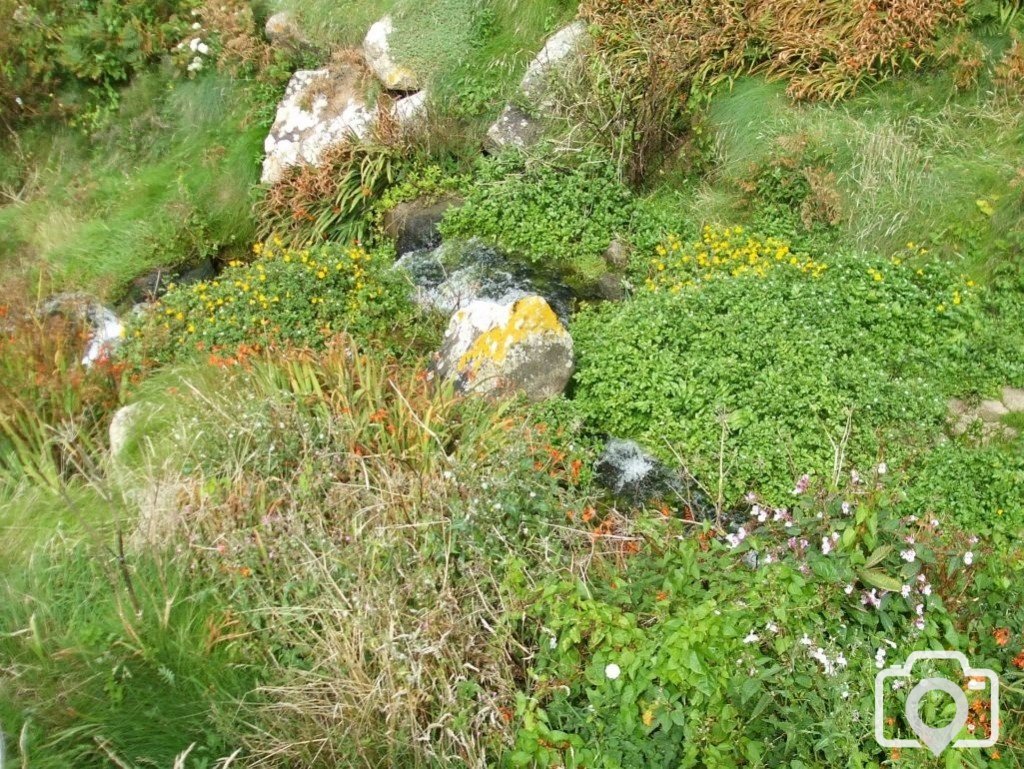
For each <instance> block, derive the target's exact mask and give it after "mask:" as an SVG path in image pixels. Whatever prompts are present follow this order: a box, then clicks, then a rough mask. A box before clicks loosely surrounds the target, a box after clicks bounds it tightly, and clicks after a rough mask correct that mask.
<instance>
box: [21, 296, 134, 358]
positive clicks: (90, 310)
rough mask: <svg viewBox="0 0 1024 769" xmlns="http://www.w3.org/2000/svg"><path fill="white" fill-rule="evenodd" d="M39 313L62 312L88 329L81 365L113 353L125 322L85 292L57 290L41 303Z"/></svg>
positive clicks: (122, 332)
mask: <svg viewBox="0 0 1024 769" xmlns="http://www.w3.org/2000/svg"><path fill="white" fill-rule="evenodd" d="M41 314H43V315H61V316H63V317H65V318H67V319H68V320H70V321H72V322H75V323H82V324H84V325H85V326H86V327H87V328H88V330H89V333H88V341H87V342H86V346H85V350H84V354H83V356H82V365H83V366H91V365H92V364H93V363H95V362H96V361H98V360H100V359H101V358H104V357H108V356H110V355H112V354H113V353H114V352H115V351H116V350H117V348H118V347H119V346H120V344H121V339H122V336H123V334H124V326H123V325H122V324H121V321H120V319H119V318H118V317H117V315H116V314H114V311H113V310H110V309H108V308H106V307H104V306H103V305H102V304H100V302H99V300H98V299H96V298H95V297H92V296H90V295H88V294H83V293H68V294H58V295H57V296H53V297H51V298H50V299H48V300H46V302H45V303H43V306H42V309H41Z"/></svg>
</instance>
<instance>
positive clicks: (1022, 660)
mask: <svg viewBox="0 0 1024 769" xmlns="http://www.w3.org/2000/svg"><path fill="white" fill-rule="evenodd" d="M1013 664H1014V665H1016V666H1017V667H1018V668H1020V669H1021V670H1024V652H1021V653H1020V654H1018V655H1017V656H1016V657H1014V658H1013Z"/></svg>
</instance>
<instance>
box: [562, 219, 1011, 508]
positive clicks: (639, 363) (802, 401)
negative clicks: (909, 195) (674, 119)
mask: <svg viewBox="0 0 1024 769" xmlns="http://www.w3.org/2000/svg"><path fill="white" fill-rule="evenodd" d="M725 232H726V233H728V232H730V231H728V230H726V231H725ZM720 237H721V235H719V234H715V232H714V231H710V230H708V231H705V239H704V240H702V241H701V242H699V243H697V244H695V245H693V246H690V247H687V248H685V249H683V248H682V247H680V250H679V251H672V244H671V243H670V244H669V247H667V248H662V249H661V250H662V251H664V252H665V253H666V256H661V254H660V253H659V255H658V256H657V257H656V258H655V259H654V260H653V262H652V266H651V268H650V270H651V272H650V277H649V281H650V287H649V288H648V289H647V290H645V291H642V292H640V293H639V294H638V295H637V296H636V297H635V298H634V299H633V300H631V301H629V302H626V303H623V304H606V305H602V306H598V307H593V308H589V309H587V310H586V311H584V312H583V313H581V314H580V316H579V317H578V319H577V321H576V324H575V327H574V330H573V337H574V339H575V341H576V350H577V355H578V370H577V374H576V378H575V383H576V386H575V399H576V401H577V404H578V406H579V407H580V410H581V411H582V412H583V413H584V414H585V415H586V416H587V417H588V418H589V419H590V420H591V426H592V427H593V428H595V429H597V430H599V431H603V432H607V433H611V434H614V435H619V436H623V437H634V438H638V439H641V440H643V441H645V442H646V443H647V444H649V445H650V446H651V448H652V449H653V450H656V451H660V452H662V453H663V454H665V455H666V456H668V457H672V456H673V454H674V453H675V452H678V453H679V455H680V456H681V457H682V459H683V460H684V461H685V462H687V463H689V464H690V465H691V469H692V470H694V471H695V472H696V473H697V476H698V477H699V478H702V479H703V480H704V481H705V482H711V481H713V479H717V477H718V474H719V460H720V457H719V456H718V453H719V447H720V445H722V433H723V430H726V431H727V432H728V435H727V436H726V438H725V441H724V456H723V457H721V459H722V462H723V463H724V467H725V468H726V469H727V470H728V473H727V475H728V483H727V489H728V492H729V495H730V496H731V497H733V498H735V497H736V496H738V495H739V494H741V493H742V492H744V491H746V490H747V489H748V488H761V489H765V490H770V491H771V492H773V493H775V494H776V495H778V494H784V493H785V492H786V491H787V490H788V488H787V486H788V479H789V478H790V477H791V476H792V475H793V474H794V473H803V472H813V473H817V474H826V475H830V474H831V473H832V468H833V463H834V461H835V459H836V455H837V453H839V454H840V455H842V454H845V456H846V458H847V460H849V461H853V462H855V463H857V462H859V463H865V462H870V461H871V460H873V459H875V458H876V457H878V456H879V455H886V456H888V457H889V459H890V461H896V462H898V461H902V460H903V459H905V458H906V457H907V456H908V455H909V454H910V453H911V448H910V446H909V445H908V443H907V441H908V439H909V438H910V437H911V436H913V438H914V439H915V440H916V441H923V442H928V441H931V440H933V439H934V438H935V437H937V436H938V435H939V433H940V432H941V429H942V425H943V421H944V417H945V408H946V399H947V398H948V397H950V396H954V395H965V394H970V393H989V392H993V391H994V390H996V389H997V388H998V387H999V386H1001V385H1006V384H1013V383H1015V382H1018V383H1019V382H1022V381H1024V358H1022V355H1021V349H1022V339H1021V329H1022V328H1024V325H1022V324H1021V323H1020V322H1019V320H1017V319H1020V318H1021V313H1022V312H1024V301H1022V296H1024V295H1022V294H1021V293H1019V292H1015V293H1011V292H1008V291H1007V290H1006V289H995V288H993V289H983V288H981V287H979V286H976V285H975V284H974V282H973V281H971V280H969V279H967V278H965V277H964V276H962V275H958V274H957V273H956V272H955V271H954V270H952V269H949V268H946V267H943V266H941V265H929V266H927V267H921V268H916V267H914V266H911V265H910V264H909V263H908V262H907V261H905V260H904V258H901V257H894V258H892V259H881V258H866V257H865V258H854V257H851V256H847V255H843V254H836V255H835V256H833V257H827V258H826V257H819V258H818V259H816V260H810V261H809V262H808V261H805V260H806V257H798V256H797V255H790V256H789V258H788V259H783V260H782V261H781V263H776V262H775V259H774V253H775V251H773V255H772V258H771V260H770V261H771V262H772V264H774V265H776V266H775V267H774V268H773V269H763V270H762V269H760V268H758V267H756V266H753V267H752V266H750V265H749V264H747V261H749V260H750V259H753V258H754V257H751V256H749V254H747V251H748V250H749V249H750V248H751V246H750V245H749V243H750V240H744V239H743V238H742V237H740V238H739V239H736V238H735V235H734V234H733V236H731V237H732V238H733V240H734V241H735V242H731V243H727V244H726V245H725V246H722V245H720V244H719V242H718V240H717V238H720ZM716 249H717V250H718V251H722V252H725V254H726V255H725V256H716V253H717V252H716ZM916 250H917V249H915V252H916ZM688 254H690V255H692V258H691V259H690V261H686V257H687V255H688ZM729 254H733V256H729ZM904 256H905V257H907V258H909V257H910V256H912V255H911V254H905V255H904ZM700 258H704V259H705V261H708V260H710V261H714V260H715V259H717V260H718V261H719V262H720V263H721V264H719V265H718V266H717V267H716V266H714V265H713V266H712V268H708V269H709V270H711V272H710V273H709V274H708V275H704V273H701V272H694V269H695V267H694V263H695V262H697V261H698V260H699V259H700ZM730 259H735V260H737V261H738V262H739V263H740V264H739V267H732V268H730V267H729V264H727V262H729V260H730ZM794 261H795V262H796V263H795V264H794V263H791V262H794ZM808 263H810V264H812V265H813V267H811V268H808V267H807V264H808ZM741 268H742V269H745V270H746V272H743V273H739V270H740V269H741ZM762 273H763V276H762ZM702 276H703V277H702ZM848 420H849V422H850V425H851V434H850V435H849V438H848V440H846V439H844V435H845V433H846V431H847V422H848Z"/></svg>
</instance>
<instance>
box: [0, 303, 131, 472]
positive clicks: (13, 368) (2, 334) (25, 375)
mask: <svg viewBox="0 0 1024 769" xmlns="http://www.w3.org/2000/svg"><path fill="white" fill-rule="evenodd" d="M87 336H88V332H87V331H86V330H85V329H83V328H82V327H81V325H80V324H78V323H75V322H73V321H70V320H67V319H64V318H61V317H56V316H55V317H50V318H40V317H38V316H37V314H36V313H35V311H34V308H32V307H26V306H24V305H21V304H18V303H11V304H3V305H0V480H2V481H4V482H9V483H12V484H13V483H15V482H16V481H19V480H22V479H25V478H28V479H31V480H32V481H33V482H34V483H35V484H37V485H39V486H43V487H45V488H48V489H50V490H56V489H58V488H60V485H61V483H62V481H63V480H64V479H65V478H66V477H67V476H68V475H69V474H71V473H73V472H75V471H76V470H79V469H81V468H82V467H83V465H88V464H89V462H90V461H91V460H90V457H91V456H92V454H93V452H94V450H95V449H96V448H97V447H99V446H102V445H103V443H104V442H105V434H104V433H105V418H106V414H107V412H108V411H109V409H111V408H112V407H113V406H114V405H116V403H117V396H118V383H119V380H120V366H118V365H117V364H114V363H112V362H111V361H109V360H101V361H99V362H98V363H97V364H96V365H94V366H93V367H92V368H89V369H87V368H85V367H84V366H83V365H82V362H81V359H82V351H83V350H84V349H85V342H86V341H87Z"/></svg>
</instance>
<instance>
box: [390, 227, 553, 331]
mask: <svg viewBox="0 0 1024 769" xmlns="http://www.w3.org/2000/svg"><path fill="white" fill-rule="evenodd" d="M395 266H396V268H398V269H401V270H404V271H405V272H406V273H407V274H408V275H409V277H410V279H411V280H412V282H413V285H414V286H415V294H414V298H415V300H416V302H417V304H419V305H420V306H421V307H423V308H425V309H430V310H437V311H440V312H443V313H445V314H451V313H453V312H456V311H457V310H460V309H462V308H464V307H466V306H468V305H469V304H471V303H473V302H474V301H476V300H478V299H489V300H491V301H494V302H497V303H499V304H509V303H511V302H514V301H515V300H517V299H522V298H523V297H526V296H530V295H531V294H537V295H540V296H542V297H544V299H545V300H546V301H547V303H548V304H549V305H550V306H551V307H552V309H553V310H554V311H555V314H556V315H557V316H558V317H559V319H561V321H562V323H563V324H566V325H567V324H568V319H569V316H570V314H571V309H572V293H571V291H570V290H569V289H568V288H567V287H566V286H565V285H564V284H562V283H560V282H559V281H558V280H556V279H555V278H553V277H550V276H547V275H545V274H543V273H542V272H540V271H539V270H534V271H531V270H528V269H527V268H526V267H524V266H523V265H521V264H518V263H515V262H513V261H512V260H510V259H509V258H508V257H507V256H505V255H504V254H502V253H501V252H499V251H497V250H496V249H494V248H491V247H489V246H487V245H484V244H483V243H481V242H479V241H476V240H472V241H469V242H466V243H460V242H450V243H444V244H442V245H441V246H439V247H438V248H436V249H433V250H430V251H428V250H420V251H411V252H409V253H407V254H405V255H404V256H403V257H402V258H401V259H399V260H398V261H397V262H396V264H395Z"/></svg>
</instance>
